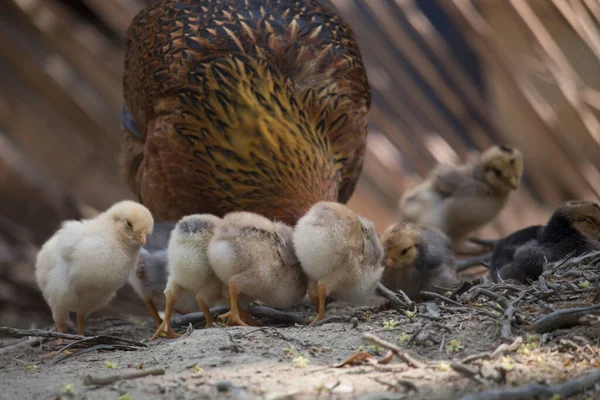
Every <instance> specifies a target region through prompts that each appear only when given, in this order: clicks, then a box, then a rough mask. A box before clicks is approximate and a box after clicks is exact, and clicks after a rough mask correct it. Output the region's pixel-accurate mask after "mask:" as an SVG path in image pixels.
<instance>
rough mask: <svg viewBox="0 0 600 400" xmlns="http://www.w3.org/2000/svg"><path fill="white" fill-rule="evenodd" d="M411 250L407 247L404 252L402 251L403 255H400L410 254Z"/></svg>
mask: <svg viewBox="0 0 600 400" xmlns="http://www.w3.org/2000/svg"><path fill="white" fill-rule="evenodd" d="M410 249H411V247H407V248H405V249H404V250H402V253H400V254H401V255H406V253H408V251H409V250H410Z"/></svg>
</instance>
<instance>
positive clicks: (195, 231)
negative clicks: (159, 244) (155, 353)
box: [151, 214, 224, 340]
mask: <svg viewBox="0 0 600 400" xmlns="http://www.w3.org/2000/svg"><path fill="white" fill-rule="evenodd" d="M221 223H222V220H221V219H220V218H218V217H216V216H214V215H210V214H196V215H188V216H187V217H183V218H182V219H181V220H180V221H179V222H178V223H177V225H176V226H175V229H173V232H172V233H171V237H170V239H169V246H168V248H167V258H168V260H169V263H168V270H169V279H168V281H167V287H166V289H165V298H166V307H165V318H164V320H163V322H162V323H161V325H160V326H159V327H158V329H157V330H156V333H154V335H153V336H152V338H151V340H154V339H156V338H157V337H159V336H160V335H161V334H162V333H163V331H164V332H165V335H166V336H167V337H168V338H171V339H173V338H176V337H178V336H180V335H179V334H177V333H175V332H174V331H173V330H172V328H171V315H172V312H173V307H174V306H175V303H177V301H178V300H179V299H180V298H181V296H182V295H183V294H184V293H185V291H189V292H192V293H194V294H195V295H196V300H197V301H198V306H199V307H200V310H201V311H202V312H203V313H204V317H205V318H206V327H210V326H212V324H213V323H214V320H213V317H212V314H211V313H210V310H209V305H212V304H214V303H215V302H217V301H219V300H220V299H221V298H222V293H223V290H224V287H223V284H222V283H221V281H220V280H219V279H218V278H217V276H216V275H215V274H214V272H213V269H212V267H211V265H210V262H209V260H208V253H207V250H208V245H209V242H210V241H211V239H212V238H213V235H214V233H215V231H216V230H217V229H218V228H219V226H220V225H221Z"/></svg>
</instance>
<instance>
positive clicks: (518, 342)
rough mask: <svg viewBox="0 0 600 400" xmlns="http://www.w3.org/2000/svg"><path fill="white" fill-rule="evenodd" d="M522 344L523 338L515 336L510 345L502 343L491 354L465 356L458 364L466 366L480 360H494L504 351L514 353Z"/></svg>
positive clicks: (487, 352)
mask: <svg viewBox="0 0 600 400" xmlns="http://www.w3.org/2000/svg"><path fill="white" fill-rule="evenodd" d="M522 343H523V338H522V337H521V336H517V338H516V339H515V340H514V342H512V343H511V344H506V343H502V344H501V345H500V346H498V347H496V350H494V351H493V352H491V353H490V352H489V351H486V352H484V353H477V354H471V355H470V356H466V357H465V358H463V359H461V360H459V361H458V362H459V363H461V364H466V363H469V362H471V361H475V360H480V359H482V358H490V359H494V358H496V357H497V356H498V355H499V354H502V353H504V352H506V351H515V350H517V349H518V348H519V346H521V344H522Z"/></svg>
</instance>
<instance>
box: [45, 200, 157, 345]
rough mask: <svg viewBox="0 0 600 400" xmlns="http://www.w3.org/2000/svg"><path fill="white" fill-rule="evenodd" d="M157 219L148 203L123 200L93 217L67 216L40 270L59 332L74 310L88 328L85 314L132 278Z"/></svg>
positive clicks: (79, 328)
mask: <svg viewBox="0 0 600 400" xmlns="http://www.w3.org/2000/svg"><path fill="white" fill-rule="evenodd" d="M153 225H154V221H153V219H152V214H151V213H150V211H149V210H148V209H147V208H146V207H144V206H143V205H141V204H139V203H136V202H133V201H122V202H119V203H116V204H114V205H113V206H112V207H111V208H109V209H108V210H107V211H105V212H104V213H102V214H99V215H98V216H96V217H95V218H93V219H88V220H83V221H66V222H64V223H63V225H62V227H61V228H60V229H59V230H58V232H56V233H55V234H54V236H52V237H51V238H50V239H49V240H48V241H47V242H46V243H45V244H44V245H43V246H42V248H41V250H40V252H39V253H38V255H37V261H36V265H35V276H36V280H37V283H38V285H39V287H40V289H41V290H42V293H43V295H44V298H45V299H46V302H47V303H48V305H49V306H50V308H51V309H52V316H53V318H54V321H55V322H56V328H57V330H58V332H63V330H64V323H65V320H66V319H67V317H68V315H69V312H71V311H74V312H76V313H77V331H78V333H79V334H80V335H83V334H84V329H85V318H86V317H87V316H88V315H89V314H90V313H92V312H94V311H96V310H99V309H101V308H102V307H104V306H106V305H107V304H108V303H109V302H110V300H111V299H112V298H113V297H114V296H115V293H116V291H117V290H118V289H119V288H120V287H122V286H123V285H124V284H125V283H126V282H127V278H128V276H129V274H130V272H131V271H132V269H133V268H134V266H135V264H136V263H137V260H138V256H139V253H140V248H141V246H142V245H144V244H145V243H146V237H147V236H148V235H150V234H151V233H152V229H153Z"/></svg>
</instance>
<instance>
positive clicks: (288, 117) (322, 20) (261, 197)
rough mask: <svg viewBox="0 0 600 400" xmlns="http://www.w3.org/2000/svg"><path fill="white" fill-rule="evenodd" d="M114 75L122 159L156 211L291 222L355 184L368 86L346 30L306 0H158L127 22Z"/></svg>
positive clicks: (340, 197) (346, 194)
mask: <svg viewBox="0 0 600 400" xmlns="http://www.w3.org/2000/svg"><path fill="white" fill-rule="evenodd" d="M123 86H124V94H125V106H124V108H123V115H122V117H123V125H124V130H125V132H126V133H125V135H124V142H123V148H122V150H123V152H122V165H123V172H124V175H125V177H126V179H127V182H128V184H129V186H130V187H131V188H132V190H133V191H134V193H135V194H136V195H137V196H138V197H139V199H140V201H141V202H143V204H144V205H146V206H147V207H148V208H149V209H150V210H151V211H152V213H153V215H154V217H155V218H156V220H157V221H161V220H177V219H179V218H180V217H182V216H184V215H187V214H192V213H210V214H215V215H218V216H223V215H224V214H226V213H228V212H230V211H234V210H236V211H237V210H245V211H251V212H255V213H259V214H261V215H264V216H266V217H269V218H271V219H277V220H280V221H284V222H287V223H289V224H294V223H295V222H296V221H297V219H298V218H300V217H301V216H302V215H303V214H304V213H305V212H306V211H307V210H308V209H309V208H310V207H311V206H312V205H313V204H314V203H317V202H318V201H321V200H329V201H340V202H342V203H344V202H346V201H347V200H348V199H349V198H350V196H351V195H352V192H353V191H354V188H355V186H356V182H357V179H358V177H359V175H360V172H361V170H362V165H363V159H364V152H365V144H366V134H367V114H368V110H369V107H370V104H371V92H370V89H369V85H368V82H367V76H366V72H365V68H364V66H363V63H362V59H361V55H360V52H359V49H358V46H357V43H356V40H355V39H354V34H353V32H352V30H351V29H350V27H349V26H348V25H347V24H346V23H345V22H344V21H343V20H342V19H341V18H340V17H338V16H337V15H336V14H335V13H334V12H332V11H331V10H329V9H327V8H325V7H323V6H322V5H320V4H319V3H317V2H316V1H310V0H309V1H301V0H299V1H296V0H282V1H276V0H239V1H237V0H229V1H227V0H180V1H175V0H162V1H158V2H157V3H155V4H153V5H151V6H149V7H148V8H146V9H144V10H142V11H141V12H140V13H139V14H138V15H137V16H136V17H135V19H134V20H133V22H132V24H131V26H130V28H129V30H128V32H127V35H126V54H125V75H124V79H123Z"/></svg>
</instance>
